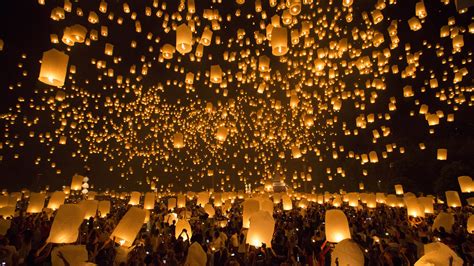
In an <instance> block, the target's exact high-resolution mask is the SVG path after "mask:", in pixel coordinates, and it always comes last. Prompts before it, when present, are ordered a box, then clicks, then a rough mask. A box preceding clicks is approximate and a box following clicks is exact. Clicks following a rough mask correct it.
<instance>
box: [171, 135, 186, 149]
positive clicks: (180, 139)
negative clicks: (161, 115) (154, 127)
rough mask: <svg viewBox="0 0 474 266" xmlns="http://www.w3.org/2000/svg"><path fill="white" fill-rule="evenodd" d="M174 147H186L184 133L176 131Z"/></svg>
mask: <svg viewBox="0 0 474 266" xmlns="http://www.w3.org/2000/svg"><path fill="white" fill-rule="evenodd" d="M173 147H174V148H175V149H181V148H183V147H184V135H183V134H182V133H175V134H174V135H173Z"/></svg>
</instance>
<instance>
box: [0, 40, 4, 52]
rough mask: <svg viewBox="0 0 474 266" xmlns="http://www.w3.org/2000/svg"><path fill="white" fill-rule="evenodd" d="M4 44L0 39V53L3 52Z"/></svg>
mask: <svg viewBox="0 0 474 266" xmlns="http://www.w3.org/2000/svg"><path fill="white" fill-rule="evenodd" d="M3 46H4V42H3V40H2V39H0V52H1V51H3Z"/></svg>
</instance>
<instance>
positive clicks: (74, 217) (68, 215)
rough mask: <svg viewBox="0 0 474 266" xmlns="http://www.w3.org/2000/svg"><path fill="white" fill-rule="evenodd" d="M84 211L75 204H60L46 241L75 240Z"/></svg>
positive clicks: (68, 241)
mask: <svg viewBox="0 0 474 266" xmlns="http://www.w3.org/2000/svg"><path fill="white" fill-rule="evenodd" d="M83 220H84V211H83V209H82V208H81V207H80V206H79V205H77V204H64V205H61V206H60V207H59V209H58V212H57V213H56V216H55V217H54V220H53V225H52V226H51V230H50V232H49V237H48V240H47V242H49V243H56V244H68V243H74V242H76V241H77V237H78V235H79V227H80V226H81V224H82V221H83Z"/></svg>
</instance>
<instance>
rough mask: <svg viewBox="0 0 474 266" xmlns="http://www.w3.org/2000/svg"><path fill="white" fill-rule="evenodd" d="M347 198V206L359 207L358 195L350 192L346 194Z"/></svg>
mask: <svg viewBox="0 0 474 266" xmlns="http://www.w3.org/2000/svg"><path fill="white" fill-rule="evenodd" d="M347 198H348V199H349V206H351V207H357V206H359V194H358V193H355V192H351V193H348V194H347Z"/></svg>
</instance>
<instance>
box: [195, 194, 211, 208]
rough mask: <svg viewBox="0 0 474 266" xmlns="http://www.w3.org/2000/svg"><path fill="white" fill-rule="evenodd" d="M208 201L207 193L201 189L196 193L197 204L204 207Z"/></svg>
mask: <svg viewBox="0 0 474 266" xmlns="http://www.w3.org/2000/svg"><path fill="white" fill-rule="evenodd" d="M208 202H209V193H208V192H207V191H202V192H199V193H198V194H197V203H196V204H197V205H198V206H201V207H204V206H205V205H206V204H207V203H208Z"/></svg>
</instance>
